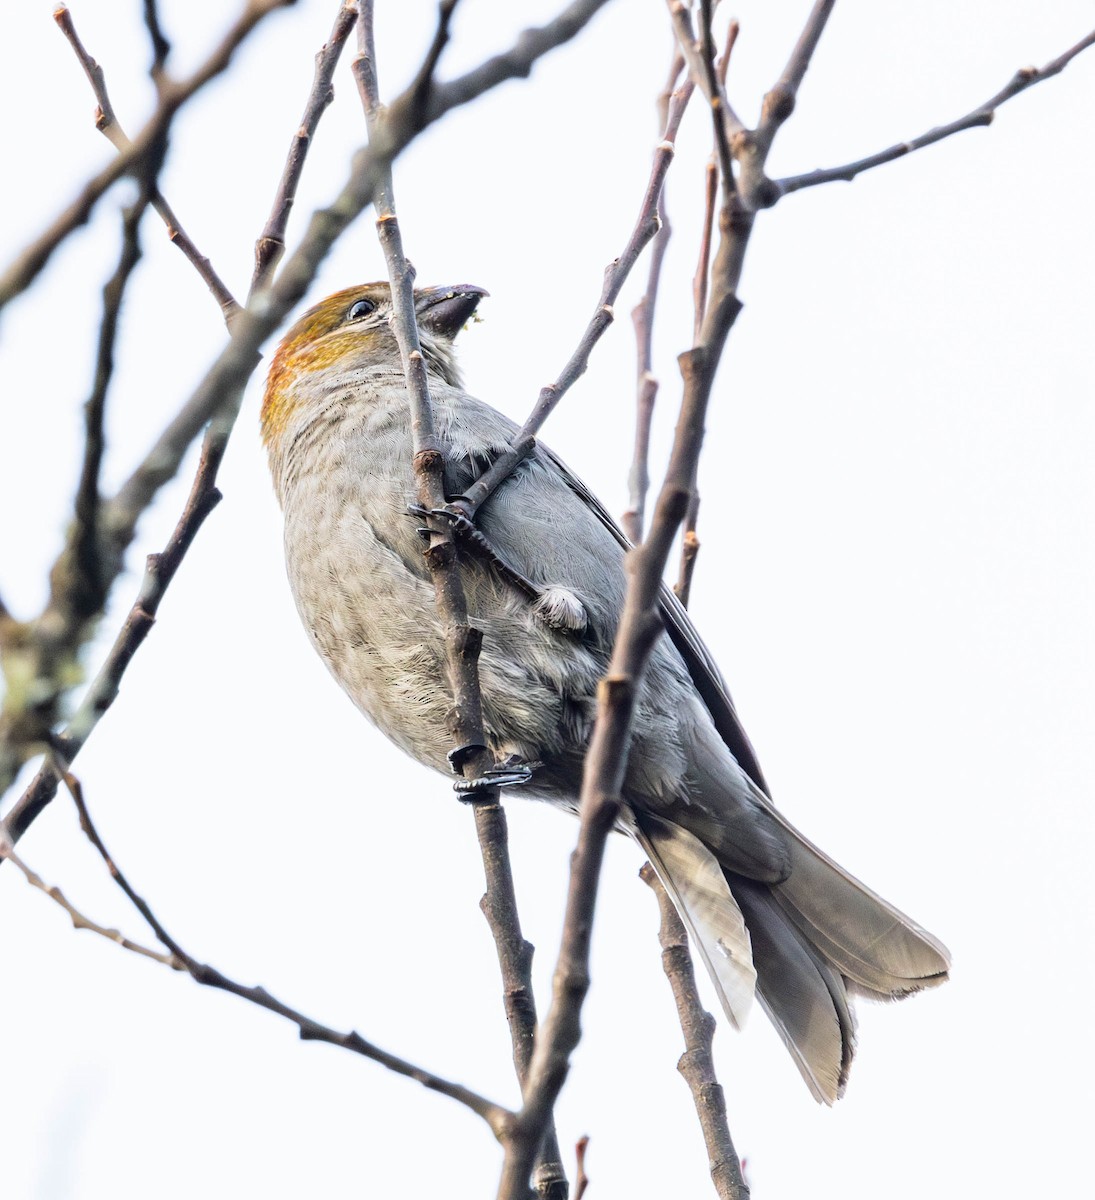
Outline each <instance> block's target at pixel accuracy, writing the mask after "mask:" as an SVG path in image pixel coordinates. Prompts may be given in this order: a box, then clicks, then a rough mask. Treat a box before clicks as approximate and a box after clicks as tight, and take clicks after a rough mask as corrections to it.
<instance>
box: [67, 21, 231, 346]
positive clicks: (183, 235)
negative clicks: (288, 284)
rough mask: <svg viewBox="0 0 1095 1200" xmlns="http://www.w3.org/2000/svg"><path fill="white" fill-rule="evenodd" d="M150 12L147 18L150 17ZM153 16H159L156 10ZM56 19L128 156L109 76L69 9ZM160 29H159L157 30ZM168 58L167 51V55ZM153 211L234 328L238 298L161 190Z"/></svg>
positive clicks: (104, 128)
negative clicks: (88, 49)
mask: <svg viewBox="0 0 1095 1200" xmlns="http://www.w3.org/2000/svg"><path fill="white" fill-rule="evenodd" d="M148 11H149V10H148V9H147V8H146V14H147V13H148ZM151 11H152V13H153V14H154V13H155V9H154V8H153V9H152V10H151ZM53 19H54V21H56V22H57V26H58V28H59V29H60V30H61V32H62V33H63V34H64V35H65V38H66V39H67V40H68V43H69V45H70V46H71V47H72V50H73V53H74V54H75V55H76V59H77V61H78V62H79V64H80V66H81V67H83V70H84V74H85V75H86V76H87V78H88V82H89V83H90V84H91V90H92V92H93V93H94V95H95V100H96V103H97V104H98V108H97V109H96V112H95V128H96V129H98V130H99V132H100V133H101V134H103V135H104V137H106V139H107V140H108V141H109V142H110V144H111V145H112V146H113V147H114V148H115V149H116V150H117V151H118V152H119V153H128V152H129V150H130V148H131V147H132V145H133V143H132V142H131V141H130V139H129V137H128V135H127V134H126V132H125V130H124V129H123V128H122V126H121V124H120V123H119V121H118V118H117V115H116V114H115V112H114V106H113V104H111V102H110V96H109V94H108V93H107V90H106V75H105V74H104V72H103V68H102V67H101V66H100V65H99V63H98V62H96V60H95V59H94V58H92V56H91V55H90V54H89V53H88V52H87V50H86V49H85V47H84V44H83V42H82V41H81V40H80V35H79V34H78V33H77V32H76V26H75V25H74V24H73V21H72V14H71V13H70V12H69V10H68V9H67V8H66V7H65V5H63V4H62V5H60V6H59V7H58V8H57V9H55V10H54V13H53ZM156 28H158V26H156ZM150 36H152V37H153V46H154V51H153V53H154V55H156V54H158V51H157V50H156V49H155V47H156V40H155V35H154V34H151V33H150ZM164 55H165V57H166V50H165V51H164ZM157 62H159V64H160V66H161V67H162V60H160V59H158V58H154V62H153V70H154V71H155V69H156V63H157ZM152 207H153V208H154V209H155V210H156V212H157V213H158V214H159V216H160V217H161V219H162V220H163V223H164V225H165V226H166V227H167V236H168V238H169V240H170V241H172V242H174V244H175V245H176V246H178V248H179V249H180V250H181V251H182V253H183V255H184V256H185V258H186V259H187V261H188V262H189V263H190V264H191V265H192V266H193V267H194V269H195V270H196V271H197V272H198V274H199V275H200V276H201V278H202V280H203V281H204V283H205V286H206V287H207V288H208V289H209V291H210V292H211V293H212V294H213V298H214V299H215V300H216V302H217V304H218V306H219V307H220V310H221V313H222V315H223V316H224V320H225V323H226V324H228V325H229V326H230V325H231V321H232V318H233V317H234V316H235V315H236V313H237V312H239V307H240V306H239V304H238V303H237V302H236V298H235V297H234V296H233V295H232V293H231V292H230V291H229V290H228V285H227V284H226V283H225V282H224V280H223V279H221V277H220V275H218V274H217V272H216V270H215V269H214V267H213V264H212V263H211V262H210V261H209V259H208V258H206V257H205V255H203V254H202V253H201V252H200V251H199V250H198V248H197V246H196V245H195V244H194V242H193V241H192V240H191V238H190V236H189V234H187V232H186V230H185V229H183V227H182V224H181V222H180V221H179V218H178V217H177V216H176V215H175V212H174V210H173V209H172V208H171V206H170V205H169V204H168V203H167V201H166V200H165V199H164V197H163V195H162V194H161V193H160V192H159V190H157V191H156V192H155V193H154V194H153V197H152Z"/></svg>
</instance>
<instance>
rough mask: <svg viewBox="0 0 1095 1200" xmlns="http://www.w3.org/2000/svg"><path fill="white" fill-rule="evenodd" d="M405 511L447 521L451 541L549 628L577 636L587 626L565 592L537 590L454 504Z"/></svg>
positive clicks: (425, 532)
mask: <svg viewBox="0 0 1095 1200" xmlns="http://www.w3.org/2000/svg"><path fill="white" fill-rule="evenodd" d="M407 511H408V512H409V513H410V515H411V516H412V517H418V518H420V519H421V518H425V517H435V518H437V519H438V520H442V521H447V522H448V523H449V526H450V527H451V529H452V533H453V538H454V540H456V541H458V542H459V543H460V544H461V545H463V546H466V547H469V548H470V549H472V550H473V551H474V552H475V553H477V554H478V555H479V556H480V557H481V558H484V559H486V561H487V562H489V563H490V564H491V566H492V567H494V569H495V570H496V571H497V572H498V574H499V575H501V576H502V578H503V579H505V580H506V581H507V582H509V583H510V584H512V586H513V587H515V588H516V589H517V590H518V591H519V592H523V593H524V594H525V596H527V597H528V599H529V600H531V601H532V610H533V612H534V613H535V614H536V616H537V617H538V618H539V619H540V620H541V621H542V622H543V623H544V624H545V625H547V626H548V627H549V628H551V629H558V630H562V631H563V632H565V633H581V632H582V630H584V629H585V627H586V625H587V624H588V623H589V622H588V618H587V616H586V610H585V605H584V604H583V603H582V602H581V600H579V599H578V597H577V596H576V595H575V594H574V593H573V592H572V591H570V589H569V588H564V587H556V586H552V587H546V588H541V587H537V585H536V584H535V583H533V582H532V580H531V579H529V578H528V577H527V576H526V575H522V574H521V572H520V571H518V570H517V569H516V568H515V567H512V566H510V564H509V563H508V562H506V560H505V559H504V558H503V557H502V556H501V555H500V554H499V553H498V551H497V550H496V549H495V548H494V546H493V545H492V544H491V541H490V539H489V538H488V537H487V535H486V534H485V533H483V531H482V530H481V529H479V528H477V527H476V525H475V524H474V522H472V521H471V520H470V519H469V518H468V516H467V514H466V513H464V512H462V511H461V509H460V508H459V507H458V505H457V503H454V504H446V505H445V506H444V508H425V507H423V506H422V505H421V504H412V505H410V506H409V507H408V509H407ZM418 532H419V533H420V534H421V535H422V536H423V537H429V536H430V530H429V529H424V528H420V529H419V530H418Z"/></svg>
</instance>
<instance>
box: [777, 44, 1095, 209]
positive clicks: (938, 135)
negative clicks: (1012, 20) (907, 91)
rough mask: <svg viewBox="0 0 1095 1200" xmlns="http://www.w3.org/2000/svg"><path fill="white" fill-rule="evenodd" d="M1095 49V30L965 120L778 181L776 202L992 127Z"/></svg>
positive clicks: (1022, 74)
mask: <svg viewBox="0 0 1095 1200" xmlns="http://www.w3.org/2000/svg"><path fill="white" fill-rule="evenodd" d="M1092 45H1095V30H1093V31H1092V32H1091V33H1089V34H1088V35H1087V36H1086V37H1084V38H1081V39H1080V41H1078V42H1077V43H1076V44H1075V45H1074V46H1072V47H1070V48H1069V49H1068V50H1066V51H1065V52H1064V54H1061V55H1060V56H1058V57H1057V58H1055V59H1054V60H1053V61H1052V62H1049V63H1046V65H1045V66H1044V67H1042V68H1040V69H1039V68H1036V67H1023V68H1022V69H1021V70H1019V71H1016V72H1015V74H1014V75H1013V76H1012V77H1011V79H1010V80H1009V81H1008V82H1007V83H1006V84H1005V85H1004V87H1002V88H1001V89H1000V90H999V91H998V92H997V93H996V94H995V95H994V96H991V97H990V98H989V99H988V100H986V101H985V102H984V104H981V105H979V106H978V107H977V108H975V109H974V110H973V111H972V112H969V113H967V114H966V115H965V116H964V117H959V118H958V119H957V120H955V121H950V122H948V123H947V124H946V125H937V126H935V128H934V129H929V130H928V131H927V133H922V134H921V135H920V136H919V137H915V138H913V139H912V140H911V141H908V142H898V143H897V144H896V145H894V146H890V147H889V148H888V149H886V150H880V151H878V152H877V153H876V154H869V155H867V157H866V158H861V159H858V160H857V161H856V162H851V163H845V164H844V165H843V166H840V167H826V168H824V169H822V170H817V171H808V172H807V173H806V174H805V175H791V176H788V177H787V178H786V179H778V180H776V181H775V184H774V186H775V188H776V198H777V199H778V198H780V197H783V196H787V195H790V193H791V192H799V191H802V190H803V189H804V188H812V187H817V186H818V185H819V184H822V183H833V182H835V181H837V180H843V181H844V182H848V183H850V182H851V181H852V180H853V179H855V177H856V176H857V175H862V174H863V172H864V171H870V170H872V169H873V168H874V167H881V166H883V165H884V164H885V163H889V162H893V161H894V159H897V158H904V157H905V155H906V154H911V153H912V152H913V151H914V150H923V149H924V148H925V147H926V146H934V145H935V143H936V142H941V141H943V139H944V138H949V137H952V136H953V135H954V134H956V133H962V132H964V131H965V130H967V129H976V128H978V127H979V126H983V125H991V124H992V122H993V119H994V117H995V116H996V110H997V109H998V108H999V107H1000V106H1001V105H1002V104H1006V103H1007V101H1009V100H1011V99H1012V98H1013V97H1015V96H1018V95H1019V94H1020V93H1021V92H1025V91H1026V90H1027V88H1029V87H1033V86H1034V85H1035V84H1036V83H1042V82H1043V81H1044V80H1046V79H1052V78H1053V77H1054V76H1055V75H1059V74H1060V73H1061V72H1062V71H1063V70H1064V69H1065V67H1067V66H1068V64H1069V63H1070V62H1072V60H1073V59H1074V58H1075V57H1076V56H1077V55H1079V54H1082V53H1083V51H1085V50H1087V49H1088V48H1089V47H1090V46H1092Z"/></svg>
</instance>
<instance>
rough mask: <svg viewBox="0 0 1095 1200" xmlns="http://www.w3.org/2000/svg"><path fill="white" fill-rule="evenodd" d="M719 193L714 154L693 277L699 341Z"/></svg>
mask: <svg viewBox="0 0 1095 1200" xmlns="http://www.w3.org/2000/svg"><path fill="white" fill-rule="evenodd" d="M718 194H719V167H718V163H717V161H716V160H715V158H714V156H712V158H711V159H710V161H709V162H708V164H707V168H706V170H705V171H704V175H703V199H704V204H703V229H702V231H701V233H700V252H699V258H698V261H697V263H696V273H695V275H694V276H693V277H692V309H693V314H694V316H693V321H692V340H693V341H697V340H698V339H699V336H700V330H701V329H702V328H703V314H704V313H705V312H706V311H707V275H708V272H709V270H710V267H711V233H712V230H713V228H714V224H715V208H716V204H715V201H716V200H717V198H718Z"/></svg>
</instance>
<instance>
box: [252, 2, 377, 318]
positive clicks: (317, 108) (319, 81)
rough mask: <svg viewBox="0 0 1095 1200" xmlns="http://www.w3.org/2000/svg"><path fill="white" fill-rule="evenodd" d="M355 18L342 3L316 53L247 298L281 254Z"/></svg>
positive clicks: (257, 248)
mask: <svg viewBox="0 0 1095 1200" xmlns="http://www.w3.org/2000/svg"><path fill="white" fill-rule="evenodd" d="M356 19H357V4H356V3H355V2H354V0H343V3H342V5H341V6H340V8H339V10H338V15H337V16H336V17H335V23H334V26H333V27H332V29H331V34H330V36H329V37H328V39H327V41H326V42H325V43H324V44H323V46H322V47H321V49H320V50H319V52H318V53H317V54H316V69H315V75H314V77H313V79H312V87H311V90H310V91H309V93H308V101H307V103H306V104H305V106H304V115H303V116H302V117H301V119H300V126H299V127H298V129H297V131H296V133H295V134H293V140H292V143H291V144H290V146H289V155H288V157H287V159H286V161H285V170H284V171H283V172H282V176H281V180H280V182H279V183H278V191H277V197H276V199H275V200H274V207H273V209H272V211H271V213H270V217H269V219H268V220H267V222H266V226H265V228H264V229H263V231H262V233H261V234H259V239H258V241H257V242H256V243H255V271H254V274H253V275H252V277H251V288H250V292H249V295H252V296H253V295H254V294H255V292H257V291H258V290H259V288H261V287H263V286H264V285H265V284H266V282H267V281H268V280H269V279H270V277H271V276H272V275H273V273H274V269H275V268H276V267H277V265H278V263H279V262H280V261H281V257H282V255H283V254H284V253H285V229H286V226H287V225H288V224H289V213H290V212H291V211H292V208H293V201H294V200H295V199H296V194H297V187H298V185H299V184H300V177H301V173H302V172H303V170H304V160H305V157H306V156H307V154H308V148H309V146H310V145H311V142H312V138H313V137H314V136H315V132H316V127H317V126H318V125H319V120H320V117H322V116H323V113H324V112H325V110H326V109H327V107H328V105H329V104H330V103H331V101H332V100H334V98H335V93H334V89H333V88H332V87H331V80H332V78H333V77H334V73H335V67H336V66H337V65H338V60H339V58H340V56H341V54H342V47H343V46H344V45H345V44H346V38H347V37H348V36H349V33H350V30H351V29H352V28H353V26H354V21H355V20H356Z"/></svg>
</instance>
